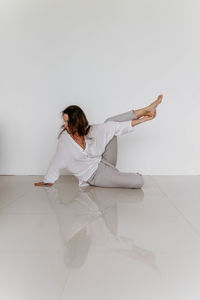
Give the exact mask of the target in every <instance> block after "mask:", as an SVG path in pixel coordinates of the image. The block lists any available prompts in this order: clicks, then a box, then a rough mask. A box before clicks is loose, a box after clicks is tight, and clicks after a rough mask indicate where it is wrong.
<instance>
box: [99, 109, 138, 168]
mask: <svg viewBox="0 0 200 300" xmlns="http://www.w3.org/2000/svg"><path fill="white" fill-rule="evenodd" d="M133 119H137V116H136V114H135V113H134V111H133V110H130V111H128V112H125V113H122V114H118V115H115V116H113V117H110V118H108V119H106V120H105V121H104V123H106V122H108V121H115V122H124V121H129V120H133ZM102 158H103V159H104V160H106V161H107V162H109V163H110V164H112V165H113V166H115V167H116V164H117V136H114V137H113V138H112V139H111V140H110V141H109V143H108V144H107V146H106V148H105V151H104V153H103V154H102Z"/></svg>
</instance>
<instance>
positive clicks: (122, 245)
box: [110, 237, 160, 273]
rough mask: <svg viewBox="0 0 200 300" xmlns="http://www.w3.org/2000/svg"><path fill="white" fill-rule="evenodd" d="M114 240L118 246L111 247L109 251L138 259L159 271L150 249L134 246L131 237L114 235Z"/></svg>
mask: <svg viewBox="0 0 200 300" xmlns="http://www.w3.org/2000/svg"><path fill="white" fill-rule="evenodd" d="M116 241H118V243H119V245H118V247H116V248H112V249H110V251H112V252H115V253H119V254H121V255H125V256H127V257H130V258H131V259H136V260H139V261H141V262H143V263H144V264H146V265H148V266H149V267H151V268H153V269H154V271H156V272H158V273H160V270H159V269H158V267H157V265H156V258H155V254H154V253H153V252H152V251H149V250H147V249H144V248H141V247H138V246H136V245H135V244H134V242H133V241H132V240H131V239H128V238H126V237H116Z"/></svg>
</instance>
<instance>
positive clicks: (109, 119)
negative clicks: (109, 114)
mask: <svg viewBox="0 0 200 300" xmlns="http://www.w3.org/2000/svg"><path fill="white" fill-rule="evenodd" d="M108 121H112V119H111V118H108V119H106V120H105V121H104V123H106V122H108Z"/></svg>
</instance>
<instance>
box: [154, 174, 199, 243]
mask: <svg viewBox="0 0 200 300" xmlns="http://www.w3.org/2000/svg"><path fill="white" fill-rule="evenodd" d="M150 177H151V180H152V181H153V182H154V183H155V184H156V186H157V188H158V189H159V191H160V192H161V193H162V194H163V195H164V196H165V198H166V199H167V200H168V202H169V203H170V204H171V206H172V207H173V208H175V209H176V210H177V212H178V213H179V214H180V215H181V216H182V217H183V219H184V220H185V222H186V223H187V224H188V225H189V226H190V227H191V228H192V230H193V232H194V233H195V234H196V235H197V236H198V238H200V232H199V230H198V229H196V228H195V227H194V226H193V224H192V223H191V221H190V220H189V219H188V218H187V217H186V216H185V215H184V214H183V212H182V211H181V210H180V209H179V208H178V207H177V206H176V205H175V204H174V203H173V202H172V200H171V199H170V198H169V196H168V195H167V194H166V193H165V192H164V191H163V190H162V189H161V187H160V186H159V184H158V182H156V180H155V179H153V178H152V175H150Z"/></svg>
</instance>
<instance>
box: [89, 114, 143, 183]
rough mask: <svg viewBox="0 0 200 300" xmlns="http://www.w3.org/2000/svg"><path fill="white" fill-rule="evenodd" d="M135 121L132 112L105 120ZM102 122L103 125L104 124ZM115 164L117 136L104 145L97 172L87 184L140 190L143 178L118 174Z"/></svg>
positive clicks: (137, 175) (123, 173)
mask: <svg viewBox="0 0 200 300" xmlns="http://www.w3.org/2000/svg"><path fill="white" fill-rule="evenodd" d="M133 119H137V116H136V115H135V113H134V112H133V110H131V111H128V112H126V113H122V114H119V115H116V116H113V117H110V118H108V119H106V120H105V122H108V121H115V122H124V121H129V120H133ZM105 122H104V123H105ZM116 163H117V136H114V137H113V138H112V139H111V140H110V141H109V143H108V144H107V145H106V148H105V151H104V153H103V154H102V159H101V161H100V162H99V165H98V168H97V170H96V171H95V172H94V173H93V174H92V176H91V177H90V178H89V179H88V181H87V182H88V183H89V184H90V185H94V186H100V187H119V188H141V187H142V186H143V185H144V179H143V176H142V175H141V174H139V173H127V172H120V171H119V170H118V169H117V168H116Z"/></svg>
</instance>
